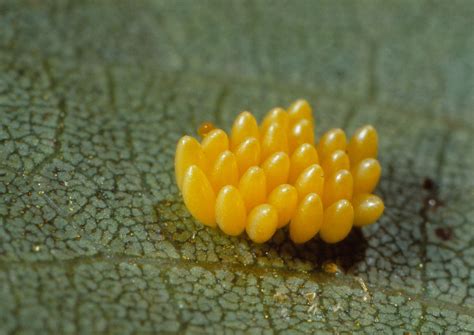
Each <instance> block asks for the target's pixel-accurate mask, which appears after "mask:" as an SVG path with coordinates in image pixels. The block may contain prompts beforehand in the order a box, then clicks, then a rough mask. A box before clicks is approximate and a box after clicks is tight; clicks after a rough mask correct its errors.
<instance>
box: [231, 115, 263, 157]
mask: <svg viewBox="0 0 474 335" xmlns="http://www.w3.org/2000/svg"><path fill="white" fill-rule="evenodd" d="M248 137H255V138H257V139H260V132H259V130H258V124H257V120H255V117H254V116H253V115H252V114H251V113H249V112H242V113H240V114H239V115H238V116H237V118H236V119H235V121H234V124H233V125H232V131H231V146H232V149H235V148H237V146H238V145H239V144H240V143H242V142H243V141H245V139H246V138H248Z"/></svg>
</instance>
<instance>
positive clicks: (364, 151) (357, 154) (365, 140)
mask: <svg viewBox="0 0 474 335" xmlns="http://www.w3.org/2000/svg"><path fill="white" fill-rule="evenodd" d="M377 150H378V135H377V131H376V130H375V128H374V127H372V126H371V125H367V126H364V127H361V128H359V129H357V130H356V131H355V133H354V135H352V138H351V140H350V142H349V144H348V146H347V154H348V155H349V158H350V160H351V165H352V166H356V165H357V163H359V162H360V161H361V160H363V159H364V158H377Z"/></svg>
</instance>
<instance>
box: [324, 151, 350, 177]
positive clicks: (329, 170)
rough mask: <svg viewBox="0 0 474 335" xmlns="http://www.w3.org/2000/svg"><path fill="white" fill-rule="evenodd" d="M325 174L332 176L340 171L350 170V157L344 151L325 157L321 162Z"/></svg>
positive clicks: (334, 152)
mask: <svg viewBox="0 0 474 335" xmlns="http://www.w3.org/2000/svg"><path fill="white" fill-rule="evenodd" d="M321 167H322V168H323V170H324V174H325V175H327V176H330V175H332V174H334V173H336V172H337V171H339V170H349V168H350V162H349V156H347V154H346V153H345V151H342V150H336V151H333V152H332V153H331V154H330V155H328V156H325V158H324V159H323V160H322V162H321Z"/></svg>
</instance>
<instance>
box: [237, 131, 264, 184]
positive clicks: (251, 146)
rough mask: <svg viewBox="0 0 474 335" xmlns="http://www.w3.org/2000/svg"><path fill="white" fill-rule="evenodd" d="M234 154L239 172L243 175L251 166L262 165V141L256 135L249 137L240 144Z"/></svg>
mask: <svg viewBox="0 0 474 335" xmlns="http://www.w3.org/2000/svg"><path fill="white" fill-rule="evenodd" d="M234 154H235V158H236V159H237V165H238V166H239V174H240V175H243V174H244V173H245V172H246V171H247V169H248V168H249V167H251V166H258V165H260V155H261V153H260V142H259V141H258V140H257V139H256V138H255V137H249V138H247V139H246V140H245V141H243V142H242V143H240V144H239V146H238V147H237V149H236V150H235V152H234Z"/></svg>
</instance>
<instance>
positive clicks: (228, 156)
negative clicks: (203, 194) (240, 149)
mask: <svg viewBox="0 0 474 335" xmlns="http://www.w3.org/2000/svg"><path fill="white" fill-rule="evenodd" d="M209 179H210V181H211V184H212V186H213V187H214V190H215V191H216V192H219V190H220V189H221V188H222V187H224V186H226V185H233V186H237V184H238V183H239V167H238V165H237V160H236V158H235V155H234V154H233V153H232V152H230V151H229V150H226V151H224V152H222V153H221V154H220V155H219V156H218V157H217V159H216V161H215V163H214V166H213V167H212V170H211V174H210V176H209Z"/></svg>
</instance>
